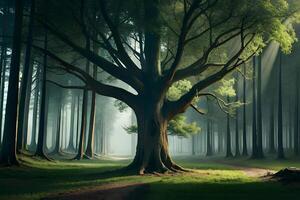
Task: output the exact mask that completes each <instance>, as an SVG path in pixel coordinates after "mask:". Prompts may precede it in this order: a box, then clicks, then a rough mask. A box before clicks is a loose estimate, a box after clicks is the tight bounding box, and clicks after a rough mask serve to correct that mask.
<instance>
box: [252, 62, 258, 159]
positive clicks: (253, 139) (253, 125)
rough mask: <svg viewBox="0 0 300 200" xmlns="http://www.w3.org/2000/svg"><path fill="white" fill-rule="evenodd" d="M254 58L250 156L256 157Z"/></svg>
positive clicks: (254, 66)
mask: <svg viewBox="0 0 300 200" xmlns="http://www.w3.org/2000/svg"><path fill="white" fill-rule="evenodd" d="M255 68H256V60H255V57H254V58H253V88H252V89H253V103H252V108H253V111H252V155H251V158H258V151H257V127H256V84H255V79H256V70H255Z"/></svg>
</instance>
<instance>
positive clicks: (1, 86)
mask: <svg viewBox="0 0 300 200" xmlns="http://www.w3.org/2000/svg"><path fill="white" fill-rule="evenodd" d="M1 48H2V50H1V52H2V53H1V61H0V65H1V71H0V73H1V82H0V92H1V93H0V112H1V113H0V146H1V145H2V121H3V104H4V89H5V72H6V56H7V55H6V51H7V49H6V46H5V45H4V44H3V45H2V46H1Z"/></svg>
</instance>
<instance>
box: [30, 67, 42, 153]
mask: <svg viewBox="0 0 300 200" xmlns="http://www.w3.org/2000/svg"><path fill="white" fill-rule="evenodd" d="M35 76H36V77H35V88H34V102H33V111H32V131H31V142H30V148H32V149H35V148H36V129H37V115H38V106H39V89H40V81H41V80H40V76H41V69H40V68H39V67H37V69H36V75H35Z"/></svg>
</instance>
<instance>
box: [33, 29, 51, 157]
mask: <svg viewBox="0 0 300 200" xmlns="http://www.w3.org/2000/svg"><path fill="white" fill-rule="evenodd" d="M44 48H45V49H48V33H47V31H45V38H44ZM47 64H48V61H47V55H46V54H45V55H44V59H43V69H42V80H41V84H42V85H41V88H42V89H41V105H40V118H39V131H38V142H37V148H36V152H35V156H39V157H42V158H45V159H48V157H47V156H46V154H45V152H44V151H45V140H46V139H45V138H46V137H45V136H46V131H47V127H46V126H45V125H46V120H47V112H46V106H47V105H46V92H47V91H46V84H47V80H46V78H47V76H46V74H47Z"/></svg>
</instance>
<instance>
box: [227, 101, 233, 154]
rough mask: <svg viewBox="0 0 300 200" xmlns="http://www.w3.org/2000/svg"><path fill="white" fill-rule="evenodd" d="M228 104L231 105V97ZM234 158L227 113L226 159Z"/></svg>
mask: <svg viewBox="0 0 300 200" xmlns="http://www.w3.org/2000/svg"><path fill="white" fill-rule="evenodd" d="M227 103H229V96H227ZM231 157H233V154H232V151H231V133H230V116H229V113H227V123H226V158H231Z"/></svg>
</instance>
